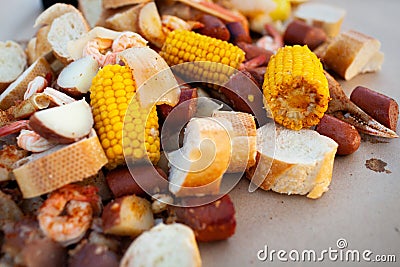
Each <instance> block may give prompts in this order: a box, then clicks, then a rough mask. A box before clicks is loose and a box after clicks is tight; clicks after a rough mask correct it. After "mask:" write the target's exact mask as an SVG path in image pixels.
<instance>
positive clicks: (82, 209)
mask: <svg viewBox="0 0 400 267" xmlns="http://www.w3.org/2000/svg"><path fill="white" fill-rule="evenodd" d="M97 191H98V189H97V188H96V187H94V186H80V185H76V184H74V185H73V184H69V185H66V186H64V187H62V188H60V189H58V190H57V191H54V192H53V193H52V194H51V195H50V197H49V198H48V199H46V201H45V202H44V203H43V205H42V206H41V207H40V209H39V213H38V216H37V217H38V221H39V226H40V229H41V230H42V231H43V233H44V234H45V235H46V236H48V237H50V238H51V239H53V240H55V241H57V242H59V243H60V244H61V245H63V246H65V247H66V246H68V245H70V244H74V243H77V242H79V241H80V240H81V239H82V237H83V236H84V235H85V233H86V231H87V230H88V229H89V227H90V225H91V222H92V219H93V214H94V213H95V212H96V209H97V208H98V207H99V206H100V205H101V202H100V197H99V196H98V195H97Z"/></svg>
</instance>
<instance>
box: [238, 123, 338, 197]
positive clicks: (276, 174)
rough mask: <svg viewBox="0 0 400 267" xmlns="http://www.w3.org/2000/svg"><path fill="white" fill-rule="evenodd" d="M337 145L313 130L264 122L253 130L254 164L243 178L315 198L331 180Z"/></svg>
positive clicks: (262, 187)
mask: <svg viewBox="0 0 400 267" xmlns="http://www.w3.org/2000/svg"><path fill="white" fill-rule="evenodd" d="M337 146H338V145H337V143H336V142H335V141H333V140H332V139H330V138H328V137H325V136H322V135H320V134H319V133H317V132H316V131H314V130H310V129H302V130H300V131H294V130H289V129H286V128H284V127H283V126H279V125H277V126H276V128H275V125H274V124H266V125H264V126H262V127H261V128H259V129H258V130H257V158H256V159H257V163H256V165H255V166H254V167H252V168H250V169H249V170H248V171H247V173H246V177H247V178H248V179H250V180H251V181H252V182H253V183H255V184H257V185H258V186H259V187H260V188H261V189H264V190H272V191H275V192H278V193H285V194H289V195H290V194H299V195H307V197H309V198H313V199H315V198H319V197H321V196H322V194H323V193H324V192H326V191H327V190H328V187H329V184H330V182H331V178H332V170H333V161H334V157H335V153H336V150H337Z"/></svg>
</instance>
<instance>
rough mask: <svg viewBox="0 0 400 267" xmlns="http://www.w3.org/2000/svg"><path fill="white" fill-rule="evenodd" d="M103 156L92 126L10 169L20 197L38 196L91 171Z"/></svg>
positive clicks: (78, 179) (104, 161) (96, 167)
mask: <svg viewBox="0 0 400 267" xmlns="http://www.w3.org/2000/svg"><path fill="white" fill-rule="evenodd" d="M106 163H107V158H106V156H105V154H104V151H103V148H102V146H101V144H100V142H99V139H98V138H97V135H96V133H95V131H94V130H92V133H91V135H90V136H89V137H88V138H86V139H83V140H80V141H78V142H75V143H73V144H71V145H68V146H65V147H63V148H61V149H59V150H57V151H55V152H52V153H50V154H48V155H46V156H43V157H41V158H38V159H36V160H34V161H31V162H28V163H26V164H24V165H22V166H21V167H18V168H17V169H14V171H13V172H14V175H15V178H16V180H17V182H18V184H19V187H20V189H21V191H22V194H23V196H24V198H31V197H36V196H40V195H42V194H45V193H48V192H51V191H53V190H55V189H57V188H60V187H62V186H64V185H66V184H69V183H73V182H77V181H81V180H83V179H84V178H87V177H89V176H92V175H95V174H96V173H97V172H98V171H99V170H100V169H101V167H103V166H104V165H105V164H106Z"/></svg>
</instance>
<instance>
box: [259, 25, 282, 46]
mask: <svg viewBox="0 0 400 267" xmlns="http://www.w3.org/2000/svg"><path fill="white" fill-rule="evenodd" d="M264 28H265V30H266V32H267V35H265V36H263V37H261V38H260V39H259V40H258V41H257V42H256V45H257V46H259V47H262V48H265V49H267V50H270V51H273V52H276V51H277V50H278V49H279V48H280V47H282V46H283V38H282V35H281V34H280V33H279V32H278V30H277V29H276V28H275V27H274V26H272V25H271V24H265V26H264Z"/></svg>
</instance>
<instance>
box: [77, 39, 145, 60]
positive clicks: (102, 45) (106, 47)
mask: <svg viewBox="0 0 400 267" xmlns="http://www.w3.org/2000/svg"><path fill="white" fill-rule="evenodd" d="M146 45H147V41H146V40H145V39H144V38H143V37H142V36H140V35H139V34H137V33H134V32H122V33H121V34H119V35H118V36H117V38H115V39H114V40H112V39H104V38H100V37H96V38H94V39H93V40H90V41H89V42H88V43H87V44H86V46H85V48H84V50H83V54H82V55H83V56H91V57H92V58H93V59H94V60H96V61H97V62H98V63H99V65H100V66H101V67H104V66H105V65H108V64H115V63H116V59H117V53H119V52H121V51H124V50H125V49H128V48H131V47H144V46H146Z"/></svg>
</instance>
